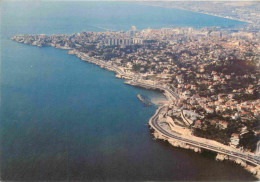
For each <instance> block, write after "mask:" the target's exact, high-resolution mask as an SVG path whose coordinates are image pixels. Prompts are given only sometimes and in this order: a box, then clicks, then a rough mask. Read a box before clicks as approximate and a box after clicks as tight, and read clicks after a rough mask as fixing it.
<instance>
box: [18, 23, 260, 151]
mask: <svg viewBox="0 0 260 182" xmlns="http://www.w3.org/2000/svg"><path fill="white" fill-rule="evenodd" d="M259 37H260V34H259V32H258V33H257V32H250V31H247V30H246V29H237V30H236V29H235V30H234V29H232V30H231V29H220V28H216V27H213V28H212V27H211V28H202V29H193V28H162V29H144V30H142V31H137V29H136V27H134V26H133V27H132V29H131V30H130V31H127V32H124V31H120V32H108V31H107V32H86V31H83V32H81V33H76V34H73V35H66V34H64V35H51V36H47V35H18V36H15V37H13V39H14V40H16V41H18V42H23V43H25V44H31V45H37V46H39V47H42V46H53V47H57V48H63V49H73V50H76V51H78V52H81V53H83V54H84V55H87V56H89V57H93V58H96V59H100V60H104V61H106V62H107V63H108V64H110V65H115V66H117V67H118V68H119V69H120V70H122V71H123V72H125V73H127V74H128V75H138V79H139V80H141V81H144V82H151V83H153V84H159V85H164V86H167V87H169V88H170V89H172V90H173V91H174V92H175V93H177V94H178V96H179V99H176V100H174V101H173V103H172V104H171V105H170V106H168V107H167V110H168V112H167V116H169V117H171V118H172V119H173V120H174V122H175V123H176V124H178V125H180V126H182V127H186V128H188V129H189V130H190V131H191V132H192V134H193V135H195V136H198V137H203V138H207V139H212V140H216V141H217V142H220V143H222V144H225V145H230V146H232V147H235V148H240V150H242V151H245V150H246V151H251V152H253V151H255V150H256V143H257V141H258V139H259V113H260V99H259V91H260V90H259V89H260V88H259V85H260V81H259V74H260V72H259V66H260V61H259V59H260V44H259Z"/></svg>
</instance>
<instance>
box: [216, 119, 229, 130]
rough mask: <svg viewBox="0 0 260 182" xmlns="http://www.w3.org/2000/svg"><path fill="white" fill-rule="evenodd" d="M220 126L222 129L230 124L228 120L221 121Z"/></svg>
mask: <svg viewBox="0 0 260 182" xmlns="http://www.w3.org/2000/svg"><path fill="white" fill-rule="evenodd" d="M218 126H219V128H220V129H226V128H227V126H228V123H227V122H226V121H221V120H220V121H219V122H218Z"/></svg>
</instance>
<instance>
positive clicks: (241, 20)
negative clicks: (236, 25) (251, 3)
mask: <svg viewBox="0 0 260 182" xmlns="http://www.w3.org/2000/svg"><path fill="white" fill-rule="evenodd" d="M139 4H141V5H144V6H152V7H160V8H168V9H179V10H184V11H189V12H193V13H199V14H204V15H210V16H215V17H219V18H225V19H229V20H235V21H240V22H244V23H249V24H252V23H254V22H251V21H247V20H243V19H237V18H233V17H225V16H221V15H217V14H212V13H207V12H199V11H195V10H189V9H185V8H181V7H166V6H163V5H154V4H142V3H139Z"/></svg>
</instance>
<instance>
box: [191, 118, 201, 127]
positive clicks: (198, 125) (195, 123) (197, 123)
mask: <svg viewBox="0 0 260 182" xmlns="http://www.w3.org/2000/svg"><path fill="white" fill-rule="evenodd" d="M193 127H194V128H201V121H200V120H196V121H195V122H194V126H193Z"/></svg>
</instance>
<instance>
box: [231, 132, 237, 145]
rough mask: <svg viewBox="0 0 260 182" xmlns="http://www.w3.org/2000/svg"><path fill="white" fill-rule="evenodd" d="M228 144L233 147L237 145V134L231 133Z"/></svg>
mask: <svg viewBox="0 0 260 182" xmlns="http://www.w3.org/2000/svg"><path fill="white" fill-rule="evenodd" d="M230 144H231V145H233V146H234V147H236V146H238V144H239V134H237V133H233V134H232V135H231V138H230Z"/></svg>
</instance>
